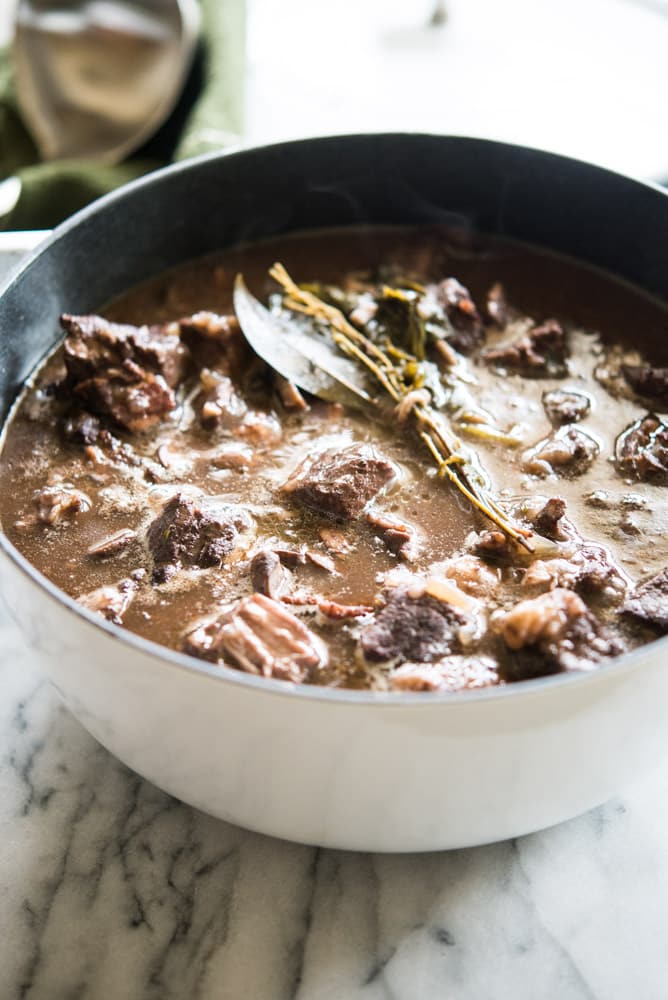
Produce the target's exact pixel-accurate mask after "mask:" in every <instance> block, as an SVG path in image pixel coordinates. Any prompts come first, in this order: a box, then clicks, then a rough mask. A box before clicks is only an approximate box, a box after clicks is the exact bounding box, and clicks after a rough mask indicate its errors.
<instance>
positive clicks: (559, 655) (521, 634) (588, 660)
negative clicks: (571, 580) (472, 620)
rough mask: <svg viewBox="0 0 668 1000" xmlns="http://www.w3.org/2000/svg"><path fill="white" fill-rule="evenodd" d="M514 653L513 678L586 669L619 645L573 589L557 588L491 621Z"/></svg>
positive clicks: (612, 654) (612, 651) (620, 650)
mask: <svg viewBox="0 0 668 1000" xmlns="http://www.w3.org/2000/svg"><path fill="white" fill-rule="evenodd" d="M495 627H496V629H497V631H498V632H499V633H500V635H501V637H502V638H503V641H504V642H505V644H506V646H507V647H508V648H509V649H510V650H511V651H512V652H513V653H514V654H515V656H514V657H513V660H512V665H511V667H510V672H511V674H512V675H513V679H515V680H519V679H522V678H525V677H532V676H539V675H540V674H551V673H558V672H559V671H565V670H587V669H590V668H591V667H593V666H595V665H596V664H598V663H600V661H601V660H603V659H605V658H606V657H608V656H616V655H617V654H618V653H621V652H622V645H621V642H620V641H619V640H618V639H617V638H616V637H615V636H613V635H612V634H611V633H610V632H609V631H608V630H607V629H606V628H605V627H604V626H603V625H601V624H600V622H599V621H598V619H597V618H596V617H595V616H594V615H593V613H592V612H591V611H590V610H589V608H588V607H587V605H586V604H585V603H584V601H583V600H582V598H580V597H578V595H577V594H575V593H573V591H572V590H564V589H561V588H558V589H556V590H551V591H550V592H549V593H547V594H541V596H540V597H535V598H531V599H529V600H526V601H521V602H520V603H519V604H516V605H515V607H514V608H513V609H512V610H511V611H509V612H507V614H504V615H502V616H500V618H499V619H498V621H497V622H496V623H495Z"/></svg>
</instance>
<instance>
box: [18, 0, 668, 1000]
mask: <svg viewBox="0 0 668 1000" xmlns="http://www.w3.org/2000/svg"><path fill="white" fill-rule="evenodd" d="M345 4H349V5H350V7H351V11H350V12H349V13H352V14H354V16H353V19H352V21H351V20H350V18H349V19H348V21H347V22H346V23H347V24H348V25H350V24H351V23H354V24H355V30H354V31H353V30H350V29H349V30H348V31H347V32H344V34H343V35H342V34H341V30H340V29H341V25H342V24H343V23H344V19H340V18H339V19H336V18H335V19H333V21H332V24H331V26H330V29H328V32H327V38H328V44H327V46H324V47H323V46H322V45H314V44H313V42H314V39H313V35H312V34H311V35H310V36H309V35H308V31H311V32H312V31H313V21H312V20H308V19H305V18H304V16H303V14H304V10H305V7H304V0H286V3H285V4H284V5H283V6H282V25H283V29H284V30H283V34H284V39H285V40H286V45H287V46H288V48H287V50H286V48H285V47H282V48H281V50H280V51H279V52H278V53H277V51H276V50H277V47H276V45H275V43H274V37H273V34H272V30H271V22H270V21H269V20H267V15H268V12H269V9H270V0H254V2H253V4H252V7H251V15H252V17H251V21H252V23H251V29H252V30H251V49H250V55H251V58H250V72H249V99H250V104H249V137H250V138H251V139H253V138H264V137H267V138H278V137H283V136H286V135H290V134H298V133H299V134H307V133H309V132H311V133H312V132H321V133H322V132H326V131H330V130H331V131H343V130H344V127H347V128H349V129H355V128H368V127H392V128H402V127H416V128H431V129H435V130H439V131H447V130H452V131H472V132H477V133H478V134H483V133H486V134H498V135H500V136H502V137H504V138H511V139H515V140H521V141H525V142H533V143H534V144H536V145H548V146H552V147H553V148H555V147H556V148H560V149H562V150H564V151H566V152H571V153H575V154H576V155H582V156H587V155H588V156H589V157H590V158H591V159H597V160H599V161H603V162H606V163H609V164H611V165H613V166H616V167H618V168H619V169H626V170H629V171H631V172H636V173H639V174H646V175H652V174H654V175H659V174H660V173H661V172H662V170H663V167H664V165H665V164H666V163H667V162H668V154H667V153H666V152H665V151H664V150H662V149H661V146H660V144H657V141H656V136H657V134H658V135H661V134H663V133H661V130H660V129H659V130H657V121H658V120H659V119H660V117H661V115H663V120H665V112H664V108H663V104H664V102H665V92H666V84H668V63H667V62H666V60H665V58H663V56H662V57H661V58H660V59H659V52H662V53H665V42H666V40H668V19H664V18H662V17H661V15H660V14H659V13H657V12H656V11H653V10H651V9H649V7H650V6H651V4H649V6H648V7H647V9H645V8H643V10H642V12H641V11H640V10H639V8H638V7H637V5H633V6H632V5H627V4H626V3H625V2H624V0H590V2H588V4H581V3H580V0H562V2H561V3H560V4H553V3H547V2H545V3H543V2H542V0H541V2H539V3H537V2H536V0H513V4H512V6H514V7H515V8H517V16H518V18H520V20H521V21H522V23H523V24H524V26H525V28H527V25H528V26H529V27H531V25H533V27H534V28H536V26H537V23H538V22H537V20H536V19H537V18H539V16H540V17H542V18H543V21H542V23H543V27H544V28H545V26H546V25H547V29H546V30H547V33H548V36H549V37H550V38H551V39H552V40H554V39H555V38H556V40H557V42H558V44H559V45H561V44H563V45H567V44H570V43H569V41H568V39H569V32H570V38H571V42H572V46H573V48H572V49H571V50H570V58H569V59H567V60H566V63H567V68H564V63H563V62H562V61H561V59H558V60H557V64H556V67H555V63H554V60H553V57H552V56H550V55H549V53H548V52H545V53H544V55H542V56H541V50H540V47H539V48H538V50H537V49H536V46H535V45H534V46H530V47H528V48H527V49H526V51H525V52H524V54H522V52H521V51H520V50H521V39H519V40H518V36H515V37H513V38H512V39H510V41H508V40H506V42H504V46H499V47H497V48H496V49H495V32H498V30H499V24H500V22H499V18H500V17H501V18H503V17H506V16H507V11H508V9H509V8H508V5H505V4H504V5H498V4H497V5H494V4H489V3H487V4H486V6H485V10H483V7H482V6H481V4H483V0H466V2H464V0H450V3H449V4H448V8H449V10H450V13H451V21H450V25H449V28H448V32H449V33H448V34H443V35H441V36H438V35H434V34H428V33H425V32H424V30H423V29H422V28H421V27H420V26H419V24H418V21H419V20H420V18H423V15H424V13H425V12H428V8H429V6H430V4H429V3H428V2H425V3H424V4H421V3H418V4H417V5H414V7H411V5H406V4H403V5H402V4H398V3H395V2H394V0H386V2H384V3H383V4H382V5H381V4H380V0H370V2H369V3H368V4H366V6H365V5H360V4H359V3H356V4H355V5H352V0H345ZM323 6H324V5H323ZM422 6H424V8H425V11H424V12H422V13H421V14H420V15H419V17H418V14H417V13H416V15H415V16H416V18H417V20H416V25H415V34H414V37H413V38H412V41H411V46H412V50H413V51H414V52H417V53H419V56H418V59H419V72H418V79H417V84H418V85H419V87H420V88H422V92H423V93H427V92H428V91H429V92H431V93H432V94H433V93H443V94H447V93H451V88H450V91H449V90H448V80H452V78H453V77H454V78H458V77H459V78H461V79H462V81H463V82H464V83H466V80H467V79H468V80H469V81H470V80H471V79H478V76H477V74H475V73H473V74H470V75H469V77H468V78H467V76H466V73H467V67H466V66H465V65H464V64H463V63H462V62H461V59H460V57H459V55H458V53H460V52H461V51H462V50H463V48H464V47H465V43H466V39H467V38H469V36H471V38H475V41H476V46H477V49H476V51H477V53H478V57H479V58H480V59H482V55H481V53H483V50H484V51H485V52H487V53H488V54H489V58H496V57H497V56H498V58H499V60H500V62H499V75H498V79H497V85H496V86H495V87H494V88H493V93H492V92H491V91H490V88H489V87H488V88H487V89H486V88H485V86H483V83H482V82H480V81H479V80H478V83H477V84H476V86H475V87H474V88H473V89H471V88H470V87H464V86H463V87H462V88H461V90H460V93H459V94H458V95H457V100H455V101H452V100H450V101H448V100H446V99H443V101H442V104H439V105H438V107H436V104H435V102H434V101H433V100H432V101H431V103H430V104H429V105H427V104H424V103H419V104H417V105H416V104H415V102H414V101H413V100H412V98H411V97H410V93H409V92H408V91H407V90H406V89H405V88H403V87H402V85H401V80H402V79H406V77H407V74H408V73H409V70H410V67H409V65H408V62H409V61H410V60H409V56H408V55H407V50H406V48H405V47H404V42H405V39H406V37H407V35H406V25H405V24H404V23H403V22H402V18H404V17H405V12H406V11H407V10H408V9H414V10H415V11H417V9H418V7H419V8H420V10H421V7H422ZM367 8H368V9H367ZM372 8H373V10H372ZM381 9H382V10H383V11H385V12H386V18H385V21H384V27H383V31H384V36H383V39H382V40H380V41H379V39H380V35H379V34H378V33H376V34H373V35H372V34H370V31H371V28H370V27H369V25H370V24H371V23H372V22H371V21H370V20H369V17H370V16H371V14H370V12H371V13H373V11H376V13H377V11H379V10H381ZM631 9H633V10H634V11H635V13H634V17H633V18H632V17H631V13H630V11H631ZM657 9H658V8H657ZM332 10H334V8H333V7H332ZM555 11H557V12H558V15H559V16H558V17H557V15H556V14H555ZM606 11H607V14H606V13H605V12H606ZM373 16H374V17H376V14H373ZM606 17H607V18H608V20H605V18H606ZM555 18H556V19H555ZM569 18H571V20H570V21H569ZM597 18H598V19H599V21H597V20H596V19H597ZM601 18H603V19H604V20H603V21H600V19H601ZM573 19H577V30H576V31H572V32H571V27H572V26H573V25H574V23H575V21H574V20H573ZM583 19H584V20H585V21H586V22H587V24H589V28H590V29H591V25H592V24H593V23H594V22H596V23H605V25H606V26H607V27H608V28H610V25H611V24H614V23H615V19H616V24H617V29H618V30H607V31H602V32H601V33H600V37H599V38H598V46H599V51H598V56H599V64H598V77H597V78H598V79H599V80H600V79H601V74H603V73H605V72H607V73H608V80H613V83H614V87H616V88H617V89H616V90H615V92H614V94H612V96H611V95H610V94H608V99H607V101H606V102H605V105H603V103H602V96H601V94H602V92H601V89H600V88H598V87H593V88H592V89H590V90H589V91H587V93H584V91H582V93H581V95H580V96H581V97H582V100H581V102H580V106H579V108H578V114H575V112H574V108H575V103H576V102H575V94H576V92H579V88H580V82H578V81H581V80H582V79H584V77H583V74H584V73H585V71H586V70H587V66H586V58H585V55H586V45H585V42H586V35H585V36H583V30H584V27H586V25H583ZM643 19H644V20H643ZM373 23H374V24H375V25H376V26H377V25H378V24H379V21H378V20H377V19H376V21H375V22H373ZM420 23H422V22H420ZM569 25H570V26H571V27H569ZM0 27H1V26H0ZM650 28H651V30H650ZM527 30H528V28H527ZM374 31H375V28H374ZM337 32H338V33H337ZM636 32H637V34H635V33H636ZM344 35H345V37H344ZM641 35H642V38H643V40H644V41H643V45H642V46H641V45H639V44H637V43H638V40H639V39H640V37H641ZM664 36H665V37H664ZM316 37H320V38H321V37H322V35H318V33H317V32H316ZM583 37H584V38H585V42H583ZM471 38H469V41H470V40H471ZM307 43H308V44H307ZM555 44H556V42H555ZM337 45H339V46H343V49H344V50H345V52H346V59H345V66H344V67H343V68H342V70H341V72H340V73H339V74H338V76H337V74H336V73H335V72H333V71H332V70H333V67H335V66H336V65H337V62H336V59H335V56H336V51H337V49H336V46H337ZM290 46H292V48H290ZM309 46H311V47H309ZM662 46H663V47H662ZM386 50H387V52H391V53H392V60H393V61H392V67H390V63H389V62H388V59H387V58H385V57H384V56H383V55H382V53H383V52H384V51H386ZM550 51H554V47H553V48H552V49H551V50H550ZM299 52H301V54H302V55H304V52H306V59H305V61H304V60H302V61H301V62H299V64H298V63H297V61H296V56H297V54H298V53H299ZM495 53H496V54H495ZM634 53H635V56H636V57H637V56H638V54H639V53H642V59H639V58H636V59H635V63H634V65H635V64H636V63H637V64H638V67H637V72H636V70H634V71H633V72H631V71H630V69H629V60H630V59H633V58H634ZM518 58H524V59H525V64H524V65H525V70H526V73H525V77H526V78H530V79H531V81H532V84H531V87H530V88H526V86H524V89H523V90H520V89H518V88H519V87H520V86H521V79H520V78H521V74H518V73H517V72H516V71H515V70H514V69H511V71H508V72H503V64H504V61H505V65H506V67H508V66H510V67H511V68H512V67H513V66H515V67H516V65H517V59H518ZM541 59H542V60H543V62H547V64H548V68H547V70H546V71H545V72H544V73H542V74H540V73H538V68H539V64H540V62H541ZM399 64H400V71H396V70H395V69H394V67H396V66H397V65H399ZM413 64H414V65H416V64H415V60H414V62H413ZM641 64H642V65H641ZM620 65H625V66H626V69H627V71H626V72H624V73H618V72H617V70H618V68H619V66H620ZM309 67H310V69H309ZM606 67H607V69H606ZM613 68H615V69H614V72H613ZM390 69H392V72H390ZM306 70H308V72H309V73H310V76H309V79H310V85H309V87H308V88H304V87H303V80H304V78H305V77H304V74H305V72H306ZM279 72H280V73H282V77H281V79H282V81H283V83H282V86H281V88H280V89H281V93H282V100H281V102H280V105H279V106H277V104H276V102H275V100H273V97H274V95H275V93H276V89H277V88H276V83H275V81H276V74H277V73H279ZM344 77H345V78H346V79H347V80H348V85H347V86H348V89H347V90H346V88H345V87H344V86H343V84H342V80H343V79H344ZM351 80H352V83H351V82H350V81H351ZM560 80H561V82H560ZM564 81H565V83H564ZM614 81H616V82H614ZM662 84H663V85H662ZM564 86H566V87H567V90H566V93H567V97H568V100H567V101H566V102H565V105H564V109H565V112H566V113H565V114H564V115H563V116H562V117H561V118H558V115H557V112H558V109H559V102H560V101H562V98H563V94H564V90H563V87H564ZM351 87H352V90H351ZM559 87H561V90H560V89H559ZM580 89H581V88H580ZM353 91H355V93H354V95H353ZM381 91H382V93H383V94H384V99H383V101H382V102H379V101H378V99H377V95H378V93H379V92H381ZM346 94H347V95H348V96H347V97H346ZM643 94H644V95H645V96H644V98H643V99H642V105H641V104H640V103H639V101H640V99H641V96H642V95H643ZM351 95H352V96H351ZM374 95H375V96H374ZM560 95H561V96H560ZM615 95H616V96H615ZM353 96H354V101H353ZM381 105H382V106H381ZM569 108H570V110H569ZM641 112H642V113H641ZM593 120H596V121H597V128H596V129H592V128H591V122H592V121H593ZM468 122H473V127H471V128H470V129H468V128H467V127H466V126H467V123H468ZM548 126H549V130H551V131H550V133H549V135H548V132H546V131H545V129H546V128H547V127H548ZM664 132H665V130H664ZM1 249H2V248H1V247H0V251H1ZM0 257H1V253H0ZM0 266H2V265H1V264H0ZM0 650H1V651H2V655H1V656H0V843H1V847H0V1000H14V998H16V1000H191V998H192V1000H195V998H197V1000H245V998H249V1000H288V998H290V1000H292V998H297V1000H506V998H512V1000H593V998H596V1000H628V998H629V997H632V996H633V997H638V998H639V1000H664V998H665V997H666V995H667V994H668V985H667V984H668V947H667V946H666V935H667V932H668V837H667V835H666V831H667V830H668V770H666V768H664V769H663V770H662V771H659V772H658V773H654V774H651V775H639V776H638V781H637V783H636V785H635V786H634V787H633V788H632V789H630V790H627V791H626V792H625V793H624V794H623V795H622V796H621V797H619V798H617V799H615V800H613V801H612V802H609V803H607V804H606V805H605V806H603V807H601V808H599V809H596V810H594V811H593V812H590V813H588V814H587V815H585V816H583V817H580V818H579V819H576V820H573V821H571V822H569V823H566V824H564V825H562V826H560V827H557V828H554V829H551V830H548V831H545V832H543V833H539V834H535V835H532V836H529V837H523V838H521V839H518V840H514V841H511V842H508V843H501V844H496V845H493V846H490V847H483V848H476V849H470V850H461V851H455V852H450V853H440V854H428V855H420V856H417V855H414V856H398V855H395V856H387V855H386V856H381V855H363V854H353V853H344V852H337V851H331V850H318V849H315V848H308V847H303V846H299V845H295V844H289V843H285V842H281V841H276V840H271V839H269V838H266V837H262V836H259V835H257V834H251V833H247V832H245V831H243V830H241V829H238V828H235V827H232V826H230V825H228V824H225V823H222V822H220V821H218V820H214V819H212V818H211V817H208V816H205V815H203V814H202V813H199V812H197V811H196V810H194V809H192V808H190V807H188V806H184V805H182V804H180V803H179V802H177V801H175V800H174V799H172V798H170V797H169V796H168V795H166V794H164V793H163V792H161V791H159V790H158V789H157V788H155V787H154V786H152V785H150V784H149V783H148V782H146V781H144V780H142V779H141V778H139V777H137V776H136V775H134V774H133V773H131V772H130V771H128V770H127V768H125V767H124V766H123V765H122V764H120V763H119V762H118V761H116V760H115V759H114V758H113V757H111V756H110V755H109V753H107V751H106V750H104V749H103V748H102V747H101V746H99V745H98V744H97V743H96V742H95V741H94V740H93V739H92V738H91V737H90V736H88V734H87V733H86V732H85V731H84V730H83V729H82V727H81V726H80V725H79V723H78V722H77V721H76V720H75V719H74V718H73V717H72V716H71V715H70V714H69V713H68V712H67V711H66V710H65V709H64V708H63V707H62V706H61V705H60V704H59V701H58V698H57V695H56V694H55V692H54V690H53V689H52V688H51V687H50V686H49V684H48V683H46V682H44V681H43V680H41V679H40V677H39V676H38V675H37V674H36V673H35V672H34V669H33V667H32V664H31V662H30V656H29V654H28V652H27V650H26V648H25V646H24V644H23V642H22V639H21V636H20V634H19V633H18V630H17V629H16V627H15V626H14V625H13V624H12V623H11V622H10V620H9V619H8V618H7V616H6V614H5V613H4V612H3V611H2V609H1V608H0ZM622 738H623V734H620V739H622ZM667 740H668V737H667Z"/></svg>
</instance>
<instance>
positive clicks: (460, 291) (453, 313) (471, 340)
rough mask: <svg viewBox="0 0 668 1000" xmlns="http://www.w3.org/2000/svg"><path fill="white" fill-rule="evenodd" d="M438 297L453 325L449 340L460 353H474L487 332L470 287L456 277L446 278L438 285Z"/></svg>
mask: <svg viewBox="0 0 668 1000" xmlns="http://www.w3.org/2000/svg"><path fill="white" fill-rule="evenodd" d="M436 297H437V299H438V301H439V302H440V304H441V305H442V306H443V308H444V309H445V313H446V315H447V317H448V319H449V321H450V324H451V326H452V331H451V332H450V333H449V334H448V342H449V343H450V344H452V346H453V347H454V348H455V350H456V351H459V352H460V354H472V353H473V352H474V351H475V350H476V349H477V348H478V347H480V345H481V344H482V343H483V341H484V339H485V332H484V329H483V325H482V320H481V318H480V313H479V312H478V310H477V308H476V304H475V302H474V301H473V299H472V298H471V293H470V292H469V290H468V288H465V287H464V285H462V284H461V282H459V281H457V279H456V278H445V279H444V280H443V281H441V282H439V284H438V285H437V286H436Z"/></svg>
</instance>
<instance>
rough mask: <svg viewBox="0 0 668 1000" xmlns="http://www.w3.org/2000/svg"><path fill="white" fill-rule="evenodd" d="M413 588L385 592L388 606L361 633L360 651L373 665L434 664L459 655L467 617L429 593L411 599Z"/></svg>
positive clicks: (400, 588) (398, 588) (399, 588)
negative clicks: (405, 662)
mask: <svg viewBox="0 0 668 1000" xmlns="http://www.w3.org/2000/svg"><path fill="white" fill-rule="evenodd" d="M412 593H413V591H412V588H410V587H396V588H394V589H393V590H390V591H386V592H385V595H384V596H385V600H386V604H385V607H384V608H382V610H380V611H378V612H377V613H376V615H375V616H374V619H373V621H371V622H370V623H369V624H368V625H366V626H365V628H364V629H363V630H362V633H361V635H360V648H361V651H362V654H363V656H364V658H365V660H367V661H368V662H370V663H387V662H390V661H394V660H415V661H416V662H421V663H433V662H434V661H435V660H440V659H441V657H443V656H446V655H447V654H448V653H454V652H458V651H459V649H460V646H461V640H460V630H461V627H462V626H463V625H464V623H465V622H466V616H465V615H464V614H462V612H461V611H459V610H458V609H457V608H454V607H453V606H452V605H451V604H449V603H448V602H446V601H440V600H437V599H436V598H434V597H431V596H430V595H428V594H424V593H423V594H421V595H419V596H415V597H413V596H411V595H412Z"/></svg>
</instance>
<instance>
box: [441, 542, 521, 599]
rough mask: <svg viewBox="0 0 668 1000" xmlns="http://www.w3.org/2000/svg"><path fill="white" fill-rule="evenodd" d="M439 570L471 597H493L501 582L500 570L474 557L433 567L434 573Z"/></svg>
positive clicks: (466, 557) (457, 557) (456, 557)
mask: <svg viewBox="0 0 668 1000" xmlns="http://www.w3.org/2000/svg"><path fill="white" fill-rule="evenodd" d="M504 537H505V536H504ZM437 570H439V571H442V572H443V574H444V576H446V577H447V578H448V579H450V580H454V582H455V583H456V584H457V586H458V587H459V589H460V590H463V591H464V593H465V594H470V595H471V597H491V595H492V594H493V593H494V592H495V591H496V590H497V589H498V586H499V583H500V582H501V577H500V574H499V570H498V569H491V568H490V567H489V566H487V565H486V564H485V563H484V562H483V561H482V559H479V558H478V557H477V556H474V555H468V554H467V555H462V556H455V557H454V558H452V559H448V560H446V562H444V563H441V564H440V565H439V566H438V567H436V566H435V567H432V572H436V571H437Z"/></svg>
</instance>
